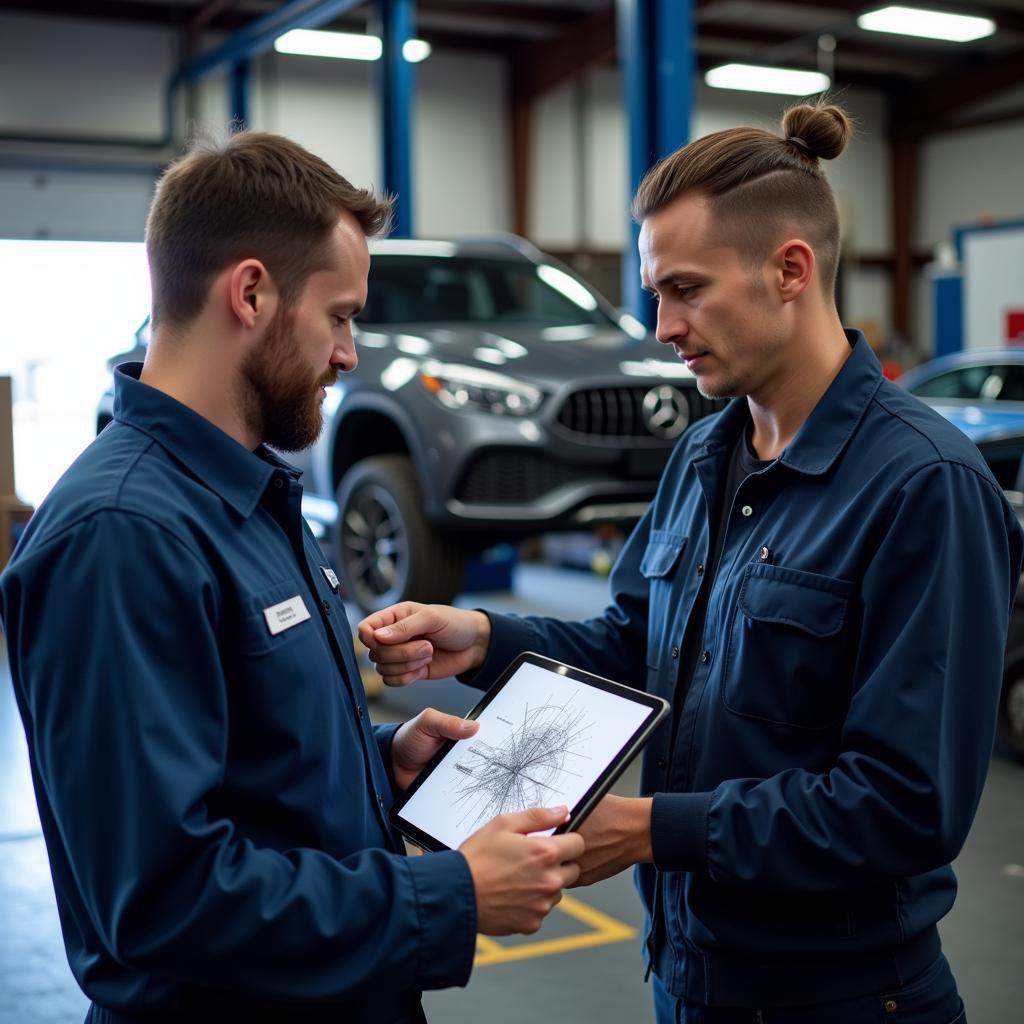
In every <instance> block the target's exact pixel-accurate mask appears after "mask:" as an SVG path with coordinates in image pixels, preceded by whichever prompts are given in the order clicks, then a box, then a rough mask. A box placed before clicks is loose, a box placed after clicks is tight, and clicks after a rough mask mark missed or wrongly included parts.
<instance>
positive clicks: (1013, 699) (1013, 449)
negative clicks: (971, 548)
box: [897, 348, 1024, 760]
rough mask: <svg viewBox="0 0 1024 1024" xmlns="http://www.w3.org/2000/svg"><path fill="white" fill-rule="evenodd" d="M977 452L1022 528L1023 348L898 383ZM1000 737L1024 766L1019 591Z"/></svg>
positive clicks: (970, 358) (955, 362)
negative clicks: (962, 435)
mask: <svg viewBox="0 0 1024 1024" xmlns="http://www.w3.org/2000/svg"><path fill="white" fill-rule="evenodd" d="M897 383H899V384H900V385H902V386H903V387H905V388H906V389H907V390H908V391H909V392H911V394H914V395H916V396H917V397H918V398H920V399H921V400H922V401H923V402H927V403H928V405H930V406H931V407H932V408H933V409H934V410H935V411H936V412H938V413H940V414H941V415H942V416H944V417H945V418H946V419H947V420H949V421H950V422H951V423H953V424H955V425H956V426H958V427H959V428H960V429H961V430H962V431H963V432H964V433H965V434H966V435H967V436H968V437H969V438H971V440H972V441H974V443H975V444H976V445H977V446H978V448H979V450H980V451H981V454H982V456H983V457H984V459H985V462H986V463H987V464H988V466H989V468H990V469H991V470H992V473H993V475H994V476H995V478H996V480H997V481H998V482H999V485H1000V486H1001V487H1002V488H1003V490H1004V491H1005V492H1006V497H1007V498H1008V499H1009V501H1010V504H1011V505H1012V506H1013V508H1014V511H1015V512H1016V513H1017V516H1018V518H1019V519H1020V520H1021V522H1022V524H1024V349H1017V348H999V349H973V350H971V351H969V352H957V353H955V354H954V355H949V356H942V357H941V358H939V359H933V360H931V361H930V362H927V363H923V364H922V365H921V366H919V367H917V368H916V369H914V370H911V371H910V372H909V373H906V374H904V375H903V376H902V377H900V379H899V380H898V381H897ZM999 736H1000V739H1001V740H1002V742H1003V745H1004V747H1005V748H1006V749H1007V750H1008V751H1009V752H1010V753H1011V754H1013V755H1015V756H1016V757H1018V758H1020V759H1021V760H1024V586H1021V587H1019V588H1018V590H1017V596H1016V599H1015V601H1014V607H1013V610H1012V612H1011V615H1010V628H1009V635H1008V636H1007V642H1006V653H1005V656H1004V661H1003V687H1002V695H1001V698H1000V702H999Z"/></svg>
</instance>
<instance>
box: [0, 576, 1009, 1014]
mask: <svg viewBox="0 0 1024 1024" xmlns="http://www.w3.org/2000/svg"><path fill="white" fill-rule="evenodd" d="M604 598H605V586H604V583H603V581H601V580H599V579H597V578H595V577H592V576H588V575H586V574H582V573H578V572H573V571H565V570H555V569H549V568H543V567H538V566H524V567H521V568H520V569H519V570H518V571H517V574H516V583H515V588H514V592H513V593H506V594H486V595H469V596H467V597H466V598H464V599H463V600H462V601H461V602H460V603H464V604H466V605H468V606H477V607H479V606H486V607H492V608H496V609H501V610H508V611H524V612H526V611H532V612H540V613H542V614H558V613H559V610H560V609H565V608H571V609H573V613H574V615H579V616H586V615H588V614H592V613H593V612H596V611H598V610H599V609H600V608H601V607H602V605H603V602H604ZM2 676H3V678H0V921H2V923H3V926H2V927H0V1024H8V1022H9V1024H15V1022H17V1024H58V1022H61V1024H63V1022H72V1021H80V1020H81V1019H82V1018H83V1016H84V1013H85V1008H86V1005H87V1003H86V1000H85V998H84V997H83V996H82V994H81V992H79V990H78V989H77V987H76V986H75V983H74V981H73V979H72V977H71V974H70V971H69V970H68V966H67V962H66V960H65V957H64V950H63V945H62V943H61V938H60V929H59V925H58V922H57V913H56V907H55V905H54V899H53V892H52V888H51V885H50V877H49V868H48V865H47V861H46V851H45V847H44V845H43V841H42V839H41V837H40V835H39V822H38V818H37V816H36V811H35V804H34V799H33V796H32V787H31V782H30V779H29V774H28V766H27V761H26V752H25V742H24V736H23V734H22V731H21V723H20V721H19V720H18V715H17V711H16V709H15V706H14V700H13V696H12V693H11V689H10V683H9V680H8V679H7V678H6V676H7V665H6V658H5V659H4V661H3V665H2ZM476 696H477V695H476V692H475V691H473V690H469V689H467V688H465V687H462V686H460V685H459V684H458V683H455V682H454V681H450V680H449V681H445V682H437V683H421V684H419V685H418V686H414V687H411V688H409V689H406V690H400V691H391V690H388V691H385V692H384V693H382V694H381V695H380V696H379V697H377V698H376V700H375V701H374V714H375V716H376V717H377V718H378V719H379V720H381V721H385V720H397V719H404V718H406V717H409V716H410V715H412V714H415V713H416V711H418V710H419V709H420V708H422V707H425V706H428V705H432V706H434V707H439V708H442V709H443V710H447V711H453V712H461V711H464V710H466V709H468V708H469V707H470V706H471V705H472V704H473V703H475V700H476ZM637 778H638V773H637V770H636V768H635V766H634V767H633V768H632V769H630V771H628V772H627V773H626V775H624V776H623V778H622V780H621V781H620V783H619V784H618V785H617V786H616V791H617V792H620V793H623V794H627V795H628V794H630V793H634V792H635V791H636V786H637ZM956 869H957V874H958V876H959V878H960V885H961V889H960V898H959V900H958V901H957V904H956V906H955V908H954V910H953V912H952V913H951V914H950V915H949V917H948V918H947V919H946V921H945V922H944V923H943V928H942V931H943V941H944V944H945V948H946V954H947V956H948V957H949V959H950V962H951V963H952V965H953V969H954V972H955V973H956V975H957V979H958V982H959V985H960V989H961V992H962V994H963V996H964V999H965V1001H966V1003H967V1007H968V1013H969V1018H970V1021H971V1024H1017V1022H1021V1021H1024V972H1022V970H1021V968H1022V965H1024V765H1021V764H1018V763H1016V762H1012V761H1009V760H1007V759H1005V758H1002V757H1000V756H999V755H997V756H996V757H995V758H994V759H993V761H992V767H991V771H990V773H989V778H988V783H987V785H986V789H985V794H984V797H983V799H982V803H981V808H980V810H979V813H978V818H977V820H976V822H975V825H974V829H973V831H972V833H971V836H970V838H969V840H968V843H967V846H966V847H965V849H964V851H963V853H962V855H961V856H960V858H959V860H958V861H957V864H956ZM563 906H564V907H565V909H564V910H563V909H562V908H559V909H557V910H556V911H555V912H554V913H552V914H551V915H550V917H549V918H548V920H547V922H546V923H545V925H544V927H543V928H542V930H541V931H540V932H539V933H538V934H537V935H535V936H530V937H528V938H522V939H501V940H500V942H499V943H498V945H497V946H488V947H486V948H482V949H481V951H480V959H479V962H478V966H477V967H476V969H475V970H474V972H473V976H472V978H471V979H470V983H469V985H468V987H467V988H466V989H464V990H463V989H457V990H454V991H446V992H438V993H428V994H427V996H426V997H425V1004H426V1008H427V1013H428V1016H429V1017H430V1018H431V1020H432V1021H435V1022H440V1021H444V1022H446V1024H479V1022H480V1021H481V1020H485V1021H487V1022H488V1024H512V1022H519V1021H522V1020H563V1021H587V1022H588V1024H612V1022H614V1024H620V1022H623V1021H628V1022H634V1021H645V1020H651V1019H652V1014H651V1012H650V995H649V991H648V989H647V987H646V986H645V985H644V983H643V978H642V972H641V968H640V953H639V935H638V931H639V929H640V927H641V924H642V915H641V912H640V907H639V902H638V900H637V898H636V895H635V893H634V891H633V887H632V883H631V880H630V878H629V875H628V874H625V875H620V876H619V877H617V878H612V879H609V880H607V881H606V882H602V883H600V884H598V885H596V886H592V887H591V888H589V889H582V890H576V891H574V892H572V893H571V894H570V899H568V900H566V901H564V904H563ZM822 1024H827V1022H822Z"/></svg>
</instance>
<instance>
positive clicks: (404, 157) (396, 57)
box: [379, 0, 415, 238]
mask: <svg viewBox="0 0 1024 1024" xmlns="http://www.w3.org/2000/svg"><path fill="white" fill-rule="evenodd" d="M379 3H380V18H381V37H382V40H383V43H384V53H383V55H382V59H381V67H380V115H381V146H382V154H381V167H382V170H383V177H384V190H385V191H386V192H391V193H393V194H395V195H396V196H397V197H398V201H397V203H396V204H395V225H394V234H395V235H396V236H397V237H399V238H411V237H412V236H413V195H412V105H413V93H414V86H415V83H414V80H413V68H412V65H411V64H410V63H409V61H407V60H406V59H405V56H404V55H403V52H402V51H403V48H404V46H405V44H406V42H407V41H408V40H410V39H412V37H413V33H414V31H415V30H414V27H413V26H414V20H415V9H414V6H413V4H414V0H379Z"/></svg>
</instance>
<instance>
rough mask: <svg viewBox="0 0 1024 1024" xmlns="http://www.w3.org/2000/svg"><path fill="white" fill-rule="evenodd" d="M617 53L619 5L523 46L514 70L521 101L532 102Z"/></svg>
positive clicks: (514, 78) (516, 89)
mask: <svg viewBox="0 0 1024 1024" xmlns="http://www.w3.org/2000/svg"><path fill="white" fill-rule="evenodd" d="M615 56H616V43H615V8H614V6H611V7H608V8H606V9H605V10H603V11H598V12H597V13H596V14H591V15H589V16H588V17H585V18H581V19H579V20H577V21H575V22H574V23H573V24H571V25H570V26H569V27H568V28H566V29H565V30H564V31H563V32H561V33H559V34H558V35H557V36H555V37H554V38H552V39H545V40H544V41H543V42H539V43H532V44H530V45H528V46H525V47H523V48H521V49H520V51H519V54H518V56H517V57H516V58H515V65H514V67H513V70H512V90H513V93H514V94H515V97H516V99H517V100H518V101H521V102H526V103H528V102H530V101H531V100H534V99H536V98H537V97H538V96H540V95H542V94H543V93H545V92H548V91H549V90H551V89H554V88H555V87H556V86H559V85H561V84H562V83H563V82H568V81H571V80H572V79H574V78H578V77H579V76H580V75H581V74H582V73H583V72H584V71H586V70H587V69H588V68H590V67H593V66H594V65H596V64H602V63H607V62H608V61H612V60H614V59H615Z"/></svg>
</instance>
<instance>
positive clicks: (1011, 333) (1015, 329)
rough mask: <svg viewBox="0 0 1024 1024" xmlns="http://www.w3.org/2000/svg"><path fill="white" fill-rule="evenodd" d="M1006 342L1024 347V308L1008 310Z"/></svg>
mask: <svg viewBox="0 0 1024 1024" xmlns="http://www.w3.org/2000/svg"><path fill="white" fill-rule="evenodd" d="M1006 344H1007V345H1020V346H1022V347H1024V309H1008V310H1007V311H1006Z"/></svg>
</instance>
